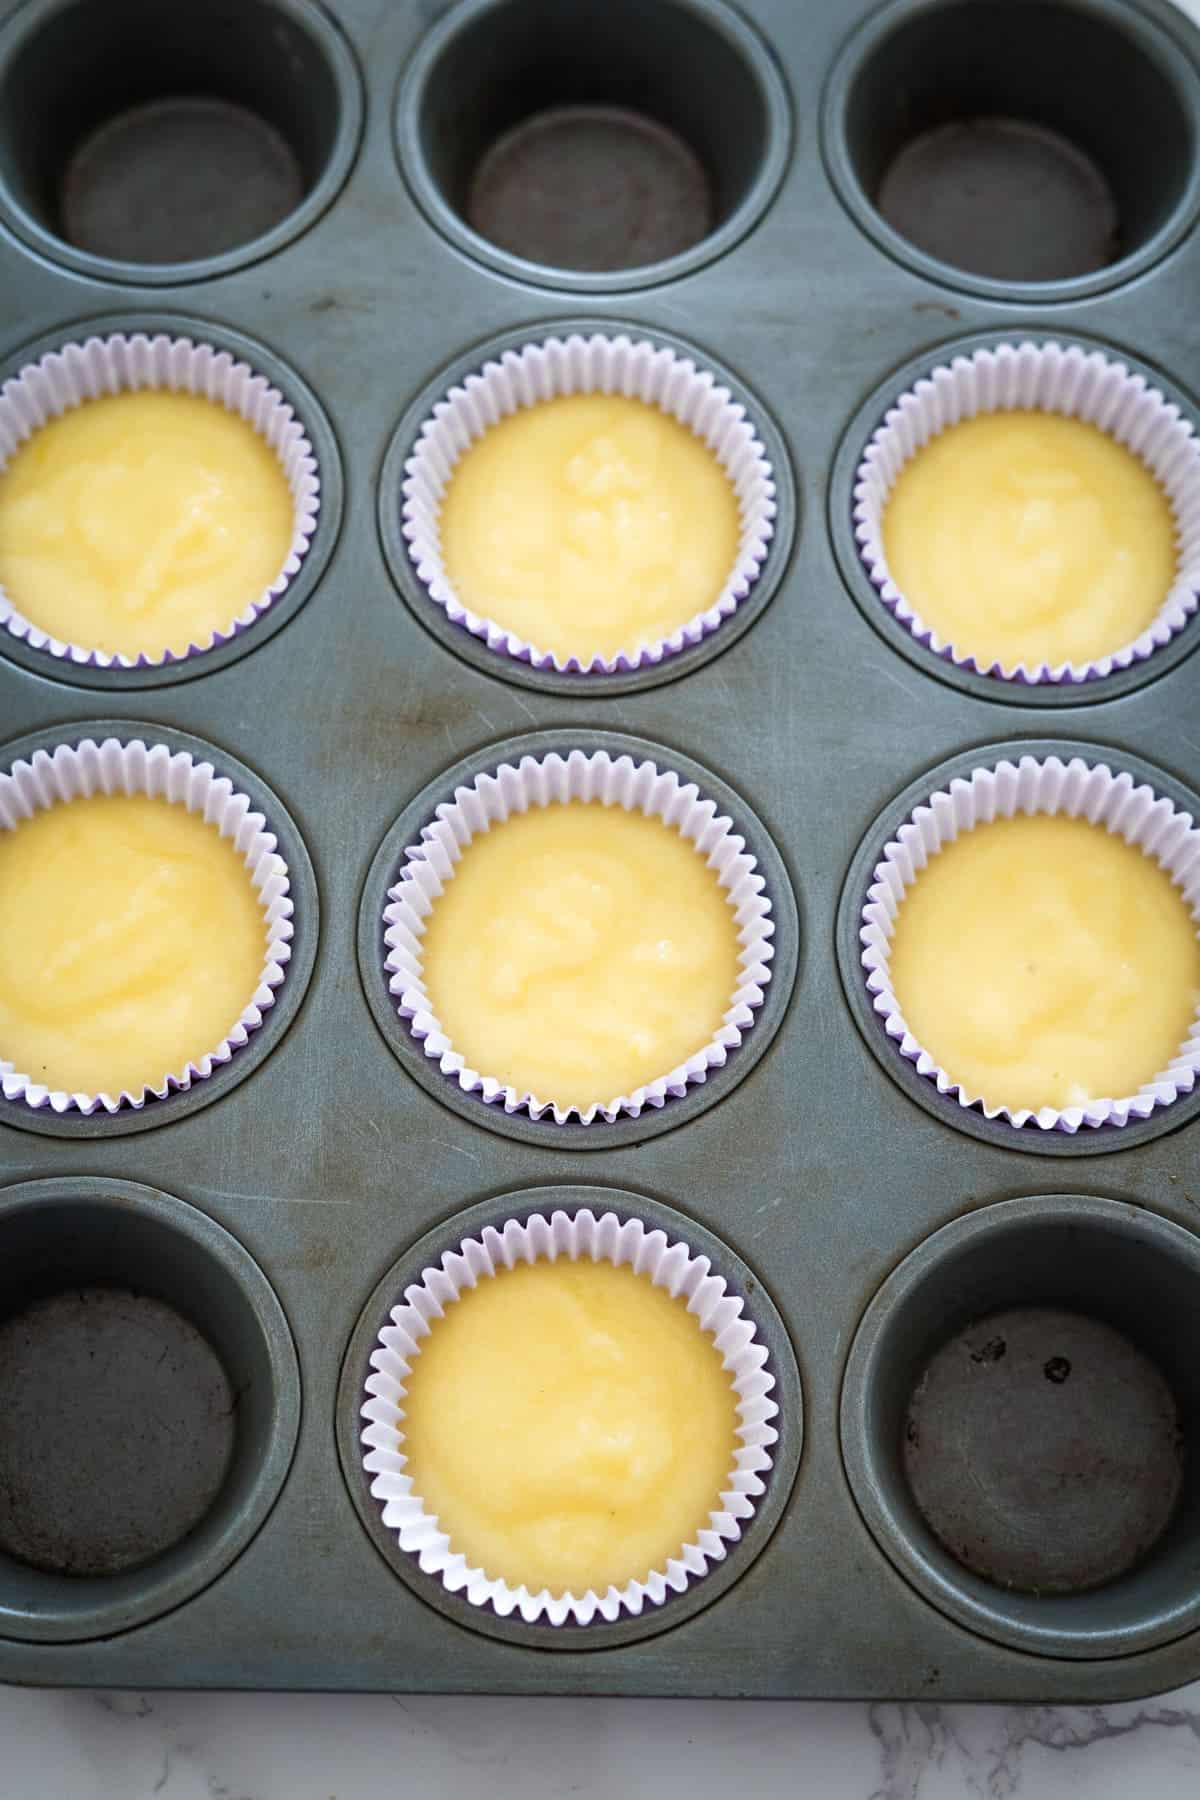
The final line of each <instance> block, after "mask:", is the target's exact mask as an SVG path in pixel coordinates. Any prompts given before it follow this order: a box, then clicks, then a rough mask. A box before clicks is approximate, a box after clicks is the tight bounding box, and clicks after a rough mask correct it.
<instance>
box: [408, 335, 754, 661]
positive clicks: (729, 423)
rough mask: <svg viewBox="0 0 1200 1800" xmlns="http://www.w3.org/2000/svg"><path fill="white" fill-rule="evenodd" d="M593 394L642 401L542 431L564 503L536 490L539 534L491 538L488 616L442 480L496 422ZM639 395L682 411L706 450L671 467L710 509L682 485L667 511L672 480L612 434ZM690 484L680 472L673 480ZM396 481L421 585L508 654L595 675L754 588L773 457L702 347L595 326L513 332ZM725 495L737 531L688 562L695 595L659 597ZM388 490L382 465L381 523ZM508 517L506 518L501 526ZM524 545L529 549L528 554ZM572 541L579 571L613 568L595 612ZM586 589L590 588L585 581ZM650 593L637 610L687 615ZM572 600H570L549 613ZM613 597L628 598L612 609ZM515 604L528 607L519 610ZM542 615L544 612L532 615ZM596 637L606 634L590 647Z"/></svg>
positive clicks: (683, 638) (660, 407)
mask: <svg viewBox="0 0 1200 1800" xmlns="http://www.w3.org/2000/svg"><path fill="white" fill-rule="evenodd" d="M585 396H594V397H596V398H597V399H598V400H599V399H603V398H609V399H613V400H615V401H616V402H617V403H618V405H619V404H620V402H621V401H622V400H624V401H627V402H640V403H641V405H640V406H639V407H638V408H635V409H631V410H632V413H633V415H634V416H632V417H631V418H630V419H629V420H628V421H626V420H625V419H624V415H620V417H618V418H617V419H611V418H609V417H608V415H607V413H606V414H605V416H604V417H603V418H601V419H598V420H595V421H592V422H590V423H586V424H585V423H578V424H575V425H574V426H573V429H572V431H571V433H570V434H569V441H568V442H567V446H566V448H563V447H561V446H559V445H557V444H556V445H554V446H551V445H547V446H546V447H545V448H544V449H542V448H540V447H539V450H538V454H539V455H541V456H543V457H546V458H548V459H549V461H548V462H547V464H546V468H547V481H548V482H550V483H551V484H552V485H554V484H559V485H562V484H565V486H564V487H563V499H562V504H561V510H560V511H558V512H553V513H550V514H547V513H546V510H545V509H546V506H547V504H548V503H547V502H546V501H545V498H544V495H543V501H542V503H541V507H540V510H539V511H538V519H539V521H540V523H538V524H537V526H536V533H540V537H539V539H538V542H537V543H531V542H530V541H527V537H528V534H526V535H525V536H522V537H516V536H513V537H512V541H511V542H510V543H509V544H508V545H507V548H504V549H502V550H501V549H497V548H495V547H493V550H492V552H491V555H490V558H489V562H490V566H491V570H492V575H491V580H492V582H493V585H494V586H496V588H497V592H496V594H495V597H494V599H493V600H492V601H491V605H492V606H494V609H495V616H490V615H489V613H488V612H486V611H483V610H479V609H478V608H479V605H480V603H479V602H478V601H477V602H476V603H475V604H474V605H473V604H471V603H470V599H474V596H473V595H472V596H470V597H464V595H463V594H461V593H460V592H459V591H458V590H457V588H456V585H455V580H454V577H453V575H452V574H451V572H450V571H449V570H448V569H447V544H446V541H445V537H444V523H445V520H444V509H445V505H446V500H447V493H448V490H451V491H452V484H453V483H454V482H455V478H456V473H457V472H458V471H460V470H461V469H462V468H463V467H464V466H465V465H464V459H466V458H467V457H468V456H469V455H470V454H471V453H472V452H474V451H476V449H477V447H486V445H487V439H488V436H489V433H491V432H492V431H494V430H496V429H497V428H504V427H506V425H508V423H509V422H512V421H515V420H516V419H517V418H518V417H519V416H522V415H524V416H527V417H529V418H531V419H534V420H535V422H536V412H537V408H538V407H539V406H545V405H547V404H548V403H550V404H557V405H559V406H560V407H561V406H562V405H563V404H565V403H567V402H568V401H569V400H570V399H571V398H582V397H585ZM643 408H645V409H652V411H653V413H659V414H662V415H664V417H665V419H667V420H669V421H673V422H674V424H672V426H671V428H670V429H671V431H672V432H673V431H674V426H675V425H678V426H682V427H683V428H684V429H685V431H686V432H687V433H688V434H689V437H690V438H694V439H695V440H696V441H697V444H698V445H699V446H703V447H704V450H705V451H706V452H707V453H708V454H707V456H706V457H704V459H703V460H700V459H698V458H696V459H694V460H693V461H692V462H689V463H686V464H684V463H682V462H679V461H677V462H676V463H675V465H674V466H675V467H676V469H677V470H678V473H677V476H676V479H677V480H682V479H683V478H684V469H685V467H686V477H687V479H689V480H690V481H691V483H692V484H693V485H692V488H689V489H688V490H687V491H688V492H691V493H693V498H695V495H696V494H697V493H700V492H703V493H704V494H705V495H706V499H705V500H704V501H703V502H701V503H700V504H701V513H702V517H701V518H699V519H697V518H695V517H694V515H693V514H689V513H688V512H687V510H686V507H685V506H683V503H682V501H679V502H678V505H677V507H676V510H675V511H674V512H673V510H672V493H673V492H676V491H675V490H663V491H662V492H661V493H660V492H658V490H656V489H654V488H653V481H654V474H653V467H652V465H651V464H649V463H647V462H646V457H645V455H644V454H643V455H642V456H641V459H640V461H639V453H638V450H637V444H636V443H634V442H633V440H632V439H629V440H628V441H626V439H623V438H620V437H619V433H620V431H621V429H622V427H623V426H624V428H625V429H626V430H627V432H632V431H634V430H635V429H636V430H637V431H638V432H642V431H643V430H644V429H645V428H646V424H647V420H646V419H645V418H643V417H642V416H641V414H642V409H643ZM667 449H670V450H671V451H672V454H673V455H674V456H675V457H676V458H677V459H678V458H679V457H682V456H683V455H684V453H685V452H687V454H688V455H691V452H690V450H689V448H688V440H687V439H683V438H680V439H679V441H678V444H676V443H675V442H674V440H673V439H668V440H666V442H665V444H664V447H663V454H664V455H665V454H666V450H667ZM531 454H532V452H531ZM556 459H557V460H556ZM710 459H711V460H710ZM642 463H646V467H645V468H643V467H642ZM390 466H391V465H390V462H389V468H390ZM502 474H503V469H501V476H502ZM495 479H496V477H493V484H494V482H495ZM725 483H727V484H728V486H727V489H726V487H725V485H724V484H725ZM647 484H649V486H648V485H647ZM710 490H713V491H711V492H710ZM683 491H684V490H683V489H682V488H680V489H679V490H677V495H678V494H682V492H683ZM656 495H657V498H655V496H656ZM402 496H403V498H402V506H401V520H402V535H403V545H404V551H405V552H406V554H407V559H408V561H409V562H410V564H411V568H412V570H413V572H414V573H415V576H416V579H417V582H418V584H419V589H420V591H421V592H422V593H424V594H425V595H427V597H428V600H429V601H430V602H432V603H433V604H434V605H436V606H437V607H439V608H441V609H442V610H443V611H444V613H445V615H446V617H447V618H448V619H449V620H450V621H451V622H452V623H453V624H454V625H456V626H458V627H460V628H461V629H462V630H463V631H464V632H467V633H469V634H470V635H471V636H473V637H475V638H477V639H479V640H481V641H482V642H483V643H484V644H486V646H487V648H488V649H489V650H491V651H493V652H495V653H496V655H497V656H499V657H506V658H509V659H511V660H512V661H513V662H516V663H521V664H524V665H526V666H528V667H529V668H531V669H535V670H544V671H549V672H552V673H555V674H565V673H584V674H587V675H592V676H595V677H596V678H597V680H598V681H599V682H600V684H601V685H602V679H601V678H603V677H604V676H623V675H627V674H628V673H629V672H630V671H638V670H648V669H652V668H655V667H657V666H659V665H661V664H663V663H664V662H665V661H666V660H667V659H668V658H670V657H672V656H675V655H679V654H680V653H686V652H687V651H688V650H689V649H691V648H693V647H695V646H696V645H698V644H700V643H701V642H702V641H703V640H704V639H705V638H707V637H708V636H709V635H710V634H712V633H714V632H717V631H719V630H720V628H721V626H722V625H723V624H724V623H725V621H727V620H729V619H731V618H732V616H733V615H734V614H735V613H736V612H737V610H738V608H739V607H740V606H741V605H742V604H743V603H744V602H746V601H747V600H748V598H749V597H750V596H751V595H752V594H753V593H754V590H755V587H756V584H757V583H758V581H759V578H760V573H761V571H762V570H763V566H764V563H765V562H766V560H767V556H768V552H769V550H770V548H771V542H772V538H773V536H774V533H775V518H776V476H775V471H774V469H773V467H772V464H771V462H770V461H769V459H768V456H767V452H766V450H765V449H764V446H763V442H762V440H761V438H760V436H759V432H758V429H757V427H756V425H755V423H754V421H753V419H752V418H751V417H750V416H749V414H748V413H747V408H746V404H745V403H744V401H743V400H742V399H740V398H738V397H736V396H735V394H734V393H732V392H731V391H730V388H729V387H728V386H726V385H725V384H724V382H723V381H721V380H719V379H718V378H717V377H716V376H714V374H713V373H712V372H711V371H710V370H708V369H706V368H705V367H704V364H703V359H702V356H701V353H700V352H696V353H695V359H693V356H692V355H690V354H688V353H687V352H686V350H685V349H684V348H682V347H681V348H679V349H677V348H675V347H673V346H672V345H670V344H668V343H666V342H663V341H658V342H651V341H649V340H648V339H642V338H639V339H633V338H631V337H629V336H627V335H626V334H625V333H620V334H616V335H605V334H601V333H599V332H596V333H592V334H591V335H589V336H586V337H585V336H583V335H581V334H578V333H572V334H571V335H569V336H567V337H565V338H560V337H548V338H545V339H542V340H540V341H532V342H524V343H520V344H518V345H517V346H515V347H512V348H509V347H505V348H504V349H502V350H501V351H500V352H499V353H498V354H497V356H496V357H495V358H494V359H493V358H489V359H488V360H486V361H484V363H483V364H482V367H480V368H477V369H475V370H472V371H471V372H469V373H467V374H466V375H465V376H464V377H463V378H462V379H461V380H460V381H458V382H456V383H455V384H454V385H453V386H451V387H450V388H449V390H448V392H446V393H445V394H444V395H443V397H442V398H440V399H439V400H438V401H437V403H436V404H435V405H434V406H433V408H432V412H431V413H430V415H429V416H428V417H426V418H425V420H424V421H423V422H422V424H421V426H420V430H419V433H418V435H417V439H416V443H415V444H414V445H413V446H412V448H411V453H410V454H409V455H408V456H407V459H406V461H405V463H404V479H403V487H402ZM721 501H727V502H728V503H729V504H728V512H729V521H728V543H727V544H724V543H719V542H718V541H717V540H716V539H715V538H714V540H713V542H712V544H711V545H710V546H708V548H709V550H710V551H711V557H712V562H711V567H710V566H709V565H708V564H707V563H706V564H705V566H704V568H703V570H699V571H698V572H697V575H696V578H695V581H694V582H693V581H692V580H691V578H690V577H689V579H688V586H687V589H686V592H687V595H688V597H687V598H686V599H683V598H681V595H682V592H683V590H681V595H674V594H671V595H668V596H664V597H663V599H662V600H661V601H660V600H658V599H652V598H651V597H652V596H654V595H655V594H656V593H657V591H658V589H657V584H659V583H661V582H662V581H663V580H664V578H665V575H666V574H669V571H670V569H671V568H675V570H676V575H675V576H674V577H672V578H671V579H675V580H679V581H683V580H684V578H685V573H686V571H687V569H688V567H689V566H690V559H691V558H692V556H693V555H697V556H698V555H699V554H700V550H699V539H700V536H701V527H703V528H704V529H705V530H707V528H708V525H709V523H710V521H711V520H713V519H715V518H717V517H718V516H719V503H720V502H721ZM395 504H396V501H395V497H394V496H393V495H392V494H391V493H389V492H388V489H387V482H386V475H385V484H384V490H383V492H382V494H381V507H382V508H385V509H387V511H385V513H384V530H385V537H386V536H387V534H388V529H389V519H388V516H387V512H390V510H391V509H392V508H393V507H394V506H395ZM493 504H494V503H493ZM680 508H682V510H680ZM606 509H607V514H606ZM643 514H644V515H645V516H644V517H643V516H642V515H643ZM506 516H507V518H508V521H509V525H508V526H507V527H506V529H508V530H509V532H510V534H511V533H515V532H516V531H518V529H520V530H522V531H523V530H524V527H523V526H521V523H520V521H521V517H522V515H521V514H520V513H519V511H518V503H517V501H516V500H514V501H513V503H512V506H511V507H510V508H509V509H508V512H507V515H506ZM546 517H550V518H551V521H552V523H551V531H552V533H557V532H559V531H561V533H562V537H561V540H559V539H556V538H553V537H552V538H551V540H550V541H547V540H546V525H545V519H546ZM689 526H691V527H692V529H691V530H690V531H689ZM501 528H502V522H501V524H498V525H497V527H496V529H501ZM639 532H640V536H639V535H638V533H639ZM529 557H532V558H533V561H532V562H528V563H527V562H526V561H525V559H527V558H529ZM570 557H574V558H576V559H577V561H578V566H579V569H580V570H581V571H582V574H581V575H580V577H579V581H583V580H585V578H590V577H591V572H592V571H593V570H594V569H595V568H596V567H597V566H598V565H597V564H596V562H595V559H596V558H597V557H599V558H602V559H603V562H604V566H605V567H606V568H608V566H609V565H610V564H611V565H612V566H611V569H610V570H609V578H608V579H607V580H606V581H605V582H604V583H603V584H602V586H601V588H600V592H599V593H598V595H597V597H596V606H597V607H598V608H607V612H603V611H601V612H592V613H589V611H588V602H587V601H586V600H585V601H582V602H576V603H575V604H578V607H579V610H578V613H573V612H572V611H571V610H570V609H571V606H572V604H573V601H572V596H573V594H574V592H575V591H576V587H577V586H578V581H577V582H576V583H573V582H572V580H571V577H570V567H571V564H570V561H569V558H570ZM622 559H624V560H622ZM630 559H632V560H630ZM510 563H511V565H512V568H511V573H510V572H509V570H508V565H509V564H510ZM543 565H545V567H546V568H547V569H551V570H553V569H554V568H557V569H558V570H559V575H560V578H561V589H562V591H561V592H560V591H559V589H558V588H556V587H555V585H554V582H553V581H551V580H549V579H548V578H547V579H546V580H545V581H544V582H543V578H542V573H541V571H542V568H543ZM526 568H528V569H529V570H531V571H532V573H530V574H529V575H528V577H527V580H526V583H525V587H524V588H523V587H522V582H521V579H520V577H521V574H522V571H523V570H525V569H526ZM535 577H536V583H537V585H536V593H535ZM501 582H503V583H509V582H511V583H512V584H513V585H512V591H511V592H507V591H505V589H504V588H503V587H501V586H500V585H498V584H500V583H501ZM593 585H595V582H594V581H593ZM543 586H544V587H545V592H544V593H543V592H542V587H543ZM582 591H583V592H585V593H587V592H589V591H590V590H588V589H587V588H586V586H584V588H583V590H582ZM506 601H507V605H508V608H509V609H510V610H508V612H507V616H506V609H505V602H506ZM642 606H649V607H650V608H651V612H650V613H648V614H645V615H644V618H649V617H651V616H652V615H653V614H654V613H655V612H656V611H657V612H660V613H661V612H662V611H664V610H665V611H667V612H670V611H672V610H673V611H674V612H675V613H677V614H678V615H679V616H678V618H677V622H674V623H672V624H670V625H668V626H667V627H666V628H665V629H664V628H663V626H662V625H661V624H656V625H649V624H646V623H645V622H643V621H639V619H638V618H637V616H636V614H637V611H638V610H639V609H640V608H641V607H642ZM563 607H566V609H567V610H566V613H565V615H564V616H561V617H559V616H555V615H557V614H559V613H560V611H561V609H562V608H563ZM614 608H618V609H620V610H619V611H618V612H617V614H615V615H614V616H609V615H612V614H613V609H614ZM630 608H633V611H632V612H628V609H630ZM627 612H628V616H626V614H627ZM547 618H549V620H550V622H549V624H546V623H545V621H546V619H547ZM515 619H519V620H520V621H521V623H520V625H519V626H518V625H517V624H515V623H514V620H515ZM538 619H541V620H542V621H543V625H542V626H539V625H538V624H537V623H536V622H535V621H536V620H538ZM527 620H528V621H529V622H528V623H527V622H526V621H527ZM543 628H544V629H546V630H547V631H549V632H550V634H551V635H552V636H554V637H555V638H556V639H557V642H556V643H555V646H554V647H553V648H548V647H547V646H546V644H545V643H538V642H536V641H533V640H534V635H535V634H537V633H539V632H540V630H541V629H543ZM623 634H626V635H627V641H625V638H624V637H623ZM601 638H602V639H603V640H604V641H603V643H602V644H601V645H599V647H597V644H598V640H600V639H601ZM589 640H591V641H590V642H589Z"/></svg>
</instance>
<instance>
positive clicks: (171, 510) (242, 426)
mask: <svg viewBox="0 0 1200 1800" xmlns="http://www.w3.org/2000/svg"><path fill="white" fill-rule="evenodd" d="M292 529H293V524H292V497H291V493H290V491H289V489H288V484H287V479H286V477H285V476H284V473H283V470H282V468H281V466H280V464H279V460H278V458H277V457H276V455H275V453H274V451H273V450H272V449H271V448H270V446H269V445H268V444H267V443H266V442H265V441H264V440H263V439H262V438H260V437H259V435H258V433H257V432H256V431H255V430H254V427H253V426H252V425H248V424H247V423H246V421H245V420H244V419H241V418H238V417H237V416H236V414H234V413H231V412H227V411H226V409H225V408H224V407H223V406H221V405H220V404H219V403H218V402H216V401H213V400H206V399H204V398H203V397H202V396H200V395H195V394H173V393H168V392H158V391H152V392H145V393H123V394H111V395H105V396H104V397H102V398H101V399H98V400H89V401H86V402H85V403H84V404H83V405H82V406H77V407H75V408H74V410H73V411H71V412H68V413H64V414H62V416H61V417H59V418H57V419H52V420H51V421H50V422H49V423H48V424H46V425H43V426H42V428H41V429H40V430H39V431H36V432H35V433H34V434H33V436H32V437H30V438H28V439H26V441H25V443H24V444H22V445H21V447H20V448H19V449H18V450H17V451H16V453H15V454H14V455H13V457H12V459H11V460H10V462H9V463H8V466H7V467H6V468H5V469H4V470H3V471H2V472H0V584H2V585H3V587H4V589H5V591H6V592H7V594H8V597H9V599H10V600H11V601H12V603H13V605H14V606H15V607H16V608H17V610H18V612H20V613H22V614H23V615H24V616H25V618H27V619H29V620H30V621H31V622H32V623H33V624H34V625H38V626H40V627H41V629H42V630H43V631H46V632H49V633H50V634H51V636H53V637H56V638H60V639H62V640H63V641H64V642H66V643H72V644H79V645H81V646H82V647H84V648H86V649H88V650H103V651H106V652H108V654H109V655H113V656H116V655H124V656H128V657H131V658H136V657H137V656H138V655H139V654H144V655H147V656H151V657H161V656H162V655H163V653H164V652H165V651H167V650H171V651H174V652H175V653H176V654H177V655H182V654H183V652H184V651H186V650H187V649H188V647H189V645H192V644H197V645H201V646H203V645H206V644H208V643H209V642H210V640H211V638H212V635H213V633H214V632H216V631H228V630H229V628H230V627H231V626H232V624H233V622H234V620H235V619H236V618H237V616H238V614H239V613H240V612H242V611H243V610H244V609H245V607H246V606H248V605H249V604H250V602H251V601H254V600H258V599H260V598H261V597H262V595H263V594H264V593H265V592H266V590H267V588H269V587H270V585H271V583H272V582H273V581H274V580H275V578H276V577H277V576H278V574H279V572H280V570H281V569H282V567H283V564H284V561H285V560H286V557H287V553H288V548H289V545H290V543H291V539H292Z"/></svg>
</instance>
